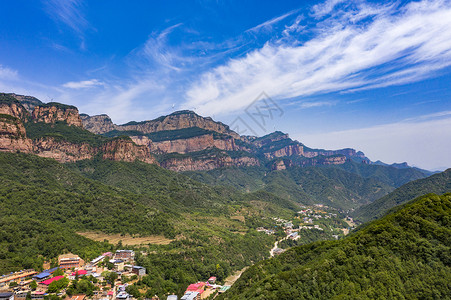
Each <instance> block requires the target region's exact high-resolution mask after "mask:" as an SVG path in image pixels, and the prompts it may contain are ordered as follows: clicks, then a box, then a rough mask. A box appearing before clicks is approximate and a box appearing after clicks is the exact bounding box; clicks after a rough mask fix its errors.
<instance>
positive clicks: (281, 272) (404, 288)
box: [219, 194, 451, 300]
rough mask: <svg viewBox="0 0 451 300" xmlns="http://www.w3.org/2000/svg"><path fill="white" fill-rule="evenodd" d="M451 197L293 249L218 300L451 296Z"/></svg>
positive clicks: (421, 201)
mask: <svg viewBox="0 0 451 300" xmlns="http://www.w3.org/2000/svg"><path fill="white" fill-rule="evenodd" d="M450 219H451V194H447V195H443V196H437V195H434V194H429V195H426V196H423V197H420V198H418V199H416V200H415V201H412V202H409V203H408V204H406V205H404V206H402V207H399V208H398V209H397V210H396V211H394V212H393V213H391V214H389V215H387V216H385V217H383V218H382V219H380V220H377V221H374V222H372V223H370V224H368V225H367V226H365V227H364V228H362V229H360V230H358V231H357V232H355V233H353V234H351V235H350V236H348V237H346V238H345V239H343V240H339V241H331V242H316V243H312V244H308V245H305V246H299V247H294V248H291V249H289V250H287V251H286V252H285V253H283V254H281V255H280V256H278V257H275V258H272V259H269V260H265V261H262V262H260V263H257V264H255V265H254V266H252V267H250V268H249V269H248V270H246V271H245V272H244V273H243V274H242V275H241V277H240V278H239V279H238V281H237V282H236V283H235V284H234V285H233V286H232V288H231V289H230V290H229V291H227V292H226V293H224V294H223V295H221V296H219V299H237V300H238V299H240V300H242V299H265V300H268V299H281V300H283V299H287V300H288V299H290V300H291V299H448V298H449V295H451V287H450V285H449V282H450V281H451V266H450V259H451V255H450V254H451V242H450V236H451V223H450Z"/></svg>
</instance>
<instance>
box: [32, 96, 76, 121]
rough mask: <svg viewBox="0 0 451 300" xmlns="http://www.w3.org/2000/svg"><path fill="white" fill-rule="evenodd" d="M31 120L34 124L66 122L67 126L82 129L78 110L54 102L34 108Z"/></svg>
mask: <svg viewBox="0 0 451 300" xmlns="http://www.w3.org/2000/svg"><path fill="white" fill-rule="evenodd" d="M32 118H33V121H34V122H44V123H56V122H66V123H67V125H73V126H77V127H83V125H82V122H81V119H80V115H79V113H78V109H77V108H76V107H75V106H70V105H64V104H60V103H56V102H51V103H47V104H44V105H40V106H36V107H35V108H34V110H33V114H32Z"/></svg>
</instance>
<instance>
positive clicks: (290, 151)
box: [264, 144, 304, 159]
mask: <svg viewBox="0 0 451 300" xmlns="http://www.w3.org/2000/svg"><path fill="white" fill-rule="evenodd" d="M264 155H265V158H266V159H273V158H277V157H286V156H292V155H296V156H304V148H303V147H302V145H300V144H295V145H288V146H285V147H283V148H281V149H278V150H274V151H271V152H265V153H264Z"/></svg>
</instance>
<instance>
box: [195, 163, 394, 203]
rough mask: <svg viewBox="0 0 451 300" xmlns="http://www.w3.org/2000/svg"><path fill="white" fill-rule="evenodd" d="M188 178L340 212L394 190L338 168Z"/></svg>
mask: <svg viewBox="0 0 451 300" xmlns="http://www.w3.org/2000/svg"><path fill="white" fill-rule="evenodd" d="M186 174H187V175H188V176H190V177H192V178H194V179H196V180H199V181H202V182H206V183H208V184H215V185H226V186H233V187H235V188H238V189H240V190H244V191H256V190H263V191H267V192H270V193H273V194H275V195H278V196H280V197H282V198H285V199H289V200H292V201H295V202H298V203H302V204H305V205H311V204H314V203H321V204H325V205H328V206H331V207H334V208H338V209H351V208H356V207H358V206H360V205H362V204H367V203H370V202H371V201H374V200H376V199H378V198H380V197H382V196H384V195H386V194H387V193H389V192H391V191H392V190H393V189H394V187H392V186H390V185H388V184H387V183H384V182H382V181H380V180H378V179H376V178H373V177H367V178H365V177H362V176H360V175H358V174H355V173H353V172H348V171H345V170H342V169H341V168H338V167H336V166H321V167H293V168H289V169H287V170H282V171H268V170H266V169H265V168H264V167H247V168H223V169H216V170H211V171H206V172H187V173H186Z"/></svg>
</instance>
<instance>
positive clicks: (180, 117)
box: [82, 110, 239, 138]
mask: <svg viewBox="0 0 451 300" xmlns="http://www.w3.org/2000/svg"><path fill="white" fill-rule="evenodd" d="M82 121H83V125H84V126H85V128H86V129H88V130H89V131H91V132H93V133H96V134H102V133H106V132H109V131H111V130H120V131H130V130H134V131H140V132H142V133H144V134H147V133H154V132H158V131H165V130H178V129H184V128H191V127H198V128H202V129H205V130H211V131H215V132H218V133H222V134H226V135H230V136H231V137H233V138H239V135H238V134H237V133H236V132H234V131H232V130H230V128H229V126H227V125H225V124H223V123H220V122H215V121H213V119H211V118H204V117H201V116H199V115H198V114H196V113H195V112H193V111H189V110H184V111H178V112H175V113H173V114H170V115H168V116H163V117H159V118H157V119H155V120H150V121H143V122H129V123H127V124H124V125H115V124H113V122H111V119H110V118H109V117H108V116H107V115H100V116H92V117H90V116H87V115H83V117H82Z"/></svg>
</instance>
